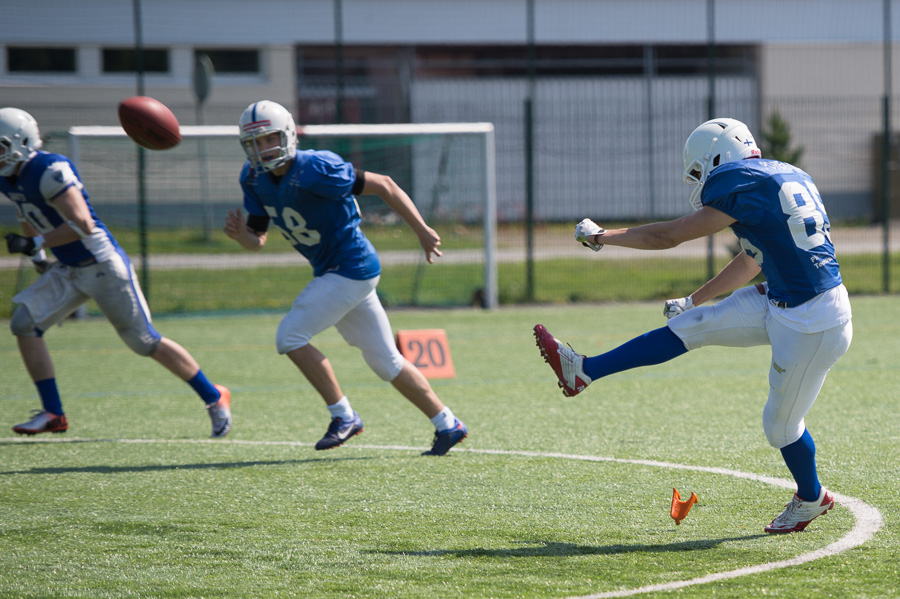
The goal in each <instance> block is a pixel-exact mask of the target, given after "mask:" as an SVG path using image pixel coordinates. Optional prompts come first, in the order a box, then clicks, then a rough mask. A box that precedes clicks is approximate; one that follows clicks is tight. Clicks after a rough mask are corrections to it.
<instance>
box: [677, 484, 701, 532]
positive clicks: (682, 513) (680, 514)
mask: <svg viewBox="0 0 900 599" xmlns="http://www.w3.org/2000/svg"><path fill="white" fill-rule="evenodd" d="M672 491H673V493H672V518H673V519H674V520H675V524H676V525H677V524H681V521H682V520H684V519H685V518H687V515H688V512H690V511H691V506H692V505H694V504H695V503H697V494H696V493H693V492H692V493H691V497H690V499H688V500H687V501H682V500H681V494H680V493H679V492H678V489H672Z"/></svg>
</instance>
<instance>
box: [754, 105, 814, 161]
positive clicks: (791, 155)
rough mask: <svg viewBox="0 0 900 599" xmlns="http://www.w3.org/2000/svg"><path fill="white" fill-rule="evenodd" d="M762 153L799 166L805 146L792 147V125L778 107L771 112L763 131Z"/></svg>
mask: <svg viewBox="0 0 900 599" xmlns="http://www.w3.org/2000/svg"><path fill="white" fill-rule="evenodd" d="M760 149H761V150H762V154H763V157H764V158H771V159H773V160H780V161H781V162H788V163H790V164H793V165H794V166H796V167H798V168H802V167H801V166H800V159H801V158H802V157H803V152H804V150H805V149H804V148H803V147H802V146H801V147H799V148H793V149H792V148H791V127H790V125H788V122H787V121H786V120H785V119H784V117H783V116H781V113H780V112H779V111H778V109H775V110H773V111H772V112H771V113H769V118H768V120H767V121H766V124H765V126H764V127H763V131H762V148H760Z"/></svg>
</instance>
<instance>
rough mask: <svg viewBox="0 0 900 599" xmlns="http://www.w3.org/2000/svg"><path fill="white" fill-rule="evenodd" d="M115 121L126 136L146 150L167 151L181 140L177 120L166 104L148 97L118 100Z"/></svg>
mask: <svg viewBox="0 0 900 599" xmlns="http://www.w3.org/2000/svg"><path fill="white" fill-rule="evenodd" d="M119 122H120V123H121V124H122V128H123V129H125V133H127V134H128V137H130V138H131V139H133V140H134V142H135V143H136V144H138V145H140V146H143V147H145V148H147V149H148V150H168V149H169V148H174V147H175V146H177V145H178V144H179V143H181V129H180V128H179V126H178V119H177V118H175V115H174V114H172V111H171V110H169V107H168V106H166V105H165V104H163V103H162V102H160V101H159V100H156V99H154V98H151V97H149V96H133V97H131V98H126V99H125V100H122V102H121V103H120V104H119Z"/></svg>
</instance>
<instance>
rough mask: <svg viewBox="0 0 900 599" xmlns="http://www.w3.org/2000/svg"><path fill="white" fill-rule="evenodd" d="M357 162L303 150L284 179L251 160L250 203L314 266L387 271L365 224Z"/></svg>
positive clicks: (244, 175)
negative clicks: (357, 193)
mask: <svg viewBox="0 0 900 599" xmlns="http://www.w3.org/2000/svg"><path fill="white" fill-rule="evenodd" d="M355 182H356V173H355V171H354V169H353V165H352V164H350V163H348V162H344V160H343V159H342V158H341V157H340V156H338V155H337V154H335V153H333V152H328V151H315V150H298V151H297V153H296V156H295V159H294V160H293V161H292V162H291V166H290V168H289V169H288V171H287V172H286V173H285V174H284V176H282V177H281V178H280V179H276V178H274V177H272V176H270V175H269V174H266V173H257V172H256V171H255V169H253V167H252V166H251V165H250V163H249V161H248V162H247V163H245V164H244V168H243V170H242V171H241V188H242V189H243V192H244V208H245V209H246V210H247V212H249V213H250V214H253V215H256V216H265V217H268V218H269V219H270V220H271V222H272V224H274V225H275V226H276V227H277V228H278V229H279V231H281V234H282V235H283V236H284V238H285V239H287V240H288V242H289V243H290V244H291V245H292V246H294V249H296V250H297V251H298V252H300V253H301V254H303V256H304V257H306V259H307V260H309V262H310V264H311V265H312V267H313V275H314V276H317V277H318V276H320V275H323V274H325V273H326V272H336V273H337V274H339V275H342V276H344V277H347V278H348V279H354V280H366V279H371V278H373V277H376V276H378V275H379V274H381V264H380V263H379V261H378V254H376V253H375V248H374V246H373V245H372V243H371V242H370V241H369V240H368V238H366V236H365V234H363V232H362V230H361V229H360V228H359V224H360V216H359V206H358V205H357V203H356V198H354V197H353V194H352V190H353V185H354V183H355Z"/></svg>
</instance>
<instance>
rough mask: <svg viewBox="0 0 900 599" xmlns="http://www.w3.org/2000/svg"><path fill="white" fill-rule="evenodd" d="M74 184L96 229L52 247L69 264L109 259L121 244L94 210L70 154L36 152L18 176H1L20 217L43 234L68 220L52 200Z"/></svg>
mask: <svg viewBox="0 0 900 599" xmlns="http://www.w3.org/2000/svg"><path fill="white" fill-rule="evenodd" d="M73 186H74V187H75V188H77V189H78V190H80V191H81V195H82V196H84V201H85V203H86V204H87V207H88V210H90V213H91V217H93V219H94V230H93V231H92V232H91V234H90V235H88V236H87V237H86V238H83V239H80V240H78V241H73V242H71V243H67V244H65V245H61V246H58V247H54V248H49V249H50V251H52V252H53V254H54V255H55V256H56V258H57V259H58V260H59V261H60V262H62V263H63V264H68V265H69V266H82V265H85V264H89V263H93V262H102V261H105V260H108V259H109V258H110V257H112V255H113V254H115V253H116V251H117V249H118V247H119V246H118V244H117V243H116V240H115V238H114V237H113V236H112V234H111V233H110V232H109V230H107V228H106V226H105V225H104V224H103V222H102V221H101V220H100V219H99V218H97V215H96V214H94V209H93V207H92V206H91V202H90V199H89V198H88V194H87V192H86V191H85V189H84V184H82V182H81V177H79V176H78V171H77V170H76V169H75V165H73V164H72V162H71V161H70V160H69V159H68V158H66V157H65V156H62V155H61V154H50V153H48V152H36V153H35V154H34V155H32V156H31V157H30V158H29V159H28V160H27V161H26V162H25V164H23V165H22V167H21V168H20V169H19V175H18V176H17V177H15V179H13V178H11V177H0V193H2V194H3V195H5V196H6V197H8V198H9V199H10V200H12V201H13V203H14V204H15V205H16V213H17V214H18V217H19V218H20V219H21V220H24V221H26V222H27V223H28V224H29V225H31V226H32V227H34V228H35V229H37V231H38V232H39V233H41V234H42V235H43V234H44V233H49V232H50V231H52V230H53V229H55V228H57V227H59V226H60V225H62V224H63V223H65V222H66V219H65V218H64V217H63V215H62V214H60V213H59V212H58V211H57V210H56V208H54V207H53V200H54V199H55V198H56V197H57V196H59V195H60V194H61V193H63V192H64V191H66V190H67V189H69V188H70V187H73Z"/></svg>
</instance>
